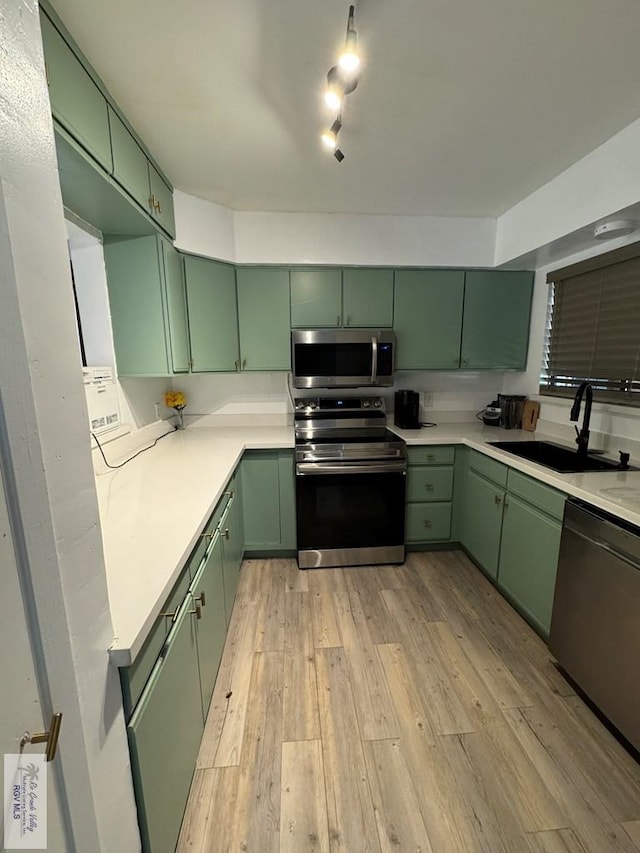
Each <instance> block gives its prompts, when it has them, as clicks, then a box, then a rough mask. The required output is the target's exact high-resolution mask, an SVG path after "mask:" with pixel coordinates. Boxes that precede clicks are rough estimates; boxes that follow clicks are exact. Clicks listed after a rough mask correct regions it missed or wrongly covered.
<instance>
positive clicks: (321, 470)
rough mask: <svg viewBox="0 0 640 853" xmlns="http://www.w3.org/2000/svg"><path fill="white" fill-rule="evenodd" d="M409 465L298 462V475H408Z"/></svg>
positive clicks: (403, 463)
mask: <svg viewBox="0 0 640 853" xmlns="http://www.w3.org/2000/svg"><path fill="white" fill-rule="evenodd" d="M406 473H407V465H406V462H404V461H399V462H298V464H297V465H296V474H297V475H298V476H299V477H304V476H306V475H308V474H313V475H316V474H406Z"/></svg>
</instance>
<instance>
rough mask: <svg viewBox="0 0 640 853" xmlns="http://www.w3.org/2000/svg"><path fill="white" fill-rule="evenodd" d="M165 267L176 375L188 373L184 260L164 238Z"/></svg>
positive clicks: (172, 355)
mask: <svg viewBox="0 0 640 853" xmlns="http://www.w3.org/2000/svg"><path fill="white" fill-rule="evenodd" d="M159 241H160V246H161V249H162V261H163V265H164V279H165V285H166V294H167V313H168V319H169V340H170V343H171V366H172V369H173V372H174V373H188V372H189V364H190V356H189V327H188V324H187V298H186V293H185V284H184V270H183V267H182V258H181V257H180V255H179V254H178V252H177V251H176V249H174V248H173V246H172V245H171V243H169V241H168V240H165V239H164V237H161V238H159Z"/></svg>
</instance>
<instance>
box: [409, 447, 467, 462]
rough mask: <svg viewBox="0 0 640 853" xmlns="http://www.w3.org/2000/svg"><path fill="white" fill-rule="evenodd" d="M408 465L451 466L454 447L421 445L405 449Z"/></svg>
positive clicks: (453, 457) (454, 451)
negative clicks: (407, 455)
mask: <svg viewBox="0 0 640 853" xmlns="http://www.w3.org/2000/svg"><path fill="white" fill-rule="evenodd" d="M407 453H408V454H409V465H453V461H454V459H455V453H456V450H455V447H447V446H445V445H435V446H432V445H423V446H421V447H407Z"/></svg>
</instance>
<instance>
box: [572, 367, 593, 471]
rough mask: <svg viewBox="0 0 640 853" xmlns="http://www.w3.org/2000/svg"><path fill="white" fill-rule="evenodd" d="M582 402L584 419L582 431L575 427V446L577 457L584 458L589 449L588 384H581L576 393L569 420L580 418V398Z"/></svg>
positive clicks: (590, 389) (589, 402)
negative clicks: (583, 399)
mask: <svg viewBox="0 0 640 853" xmlns="http://www.w3.org/2000/svg"><path fill="white" fill-rule="evenodd" d="M583 396H584V397H585V401H584V417H583V419H582V429H580V430H578V427H576V444H577V445H578V451H577V452H578V456H586V455H587V452H588V449H589V421H590V420H591V406H592V404H593V388H592V387H591V384H590V383H589V382H582V383H581V384H580V386H579V387H578V390H577V391H576V396H575V399H574V401H573V406H571V414H570V415H569V420H571V421H577V420H578V418H579V417H580V404H581V403H582V397H583Z"/></svg>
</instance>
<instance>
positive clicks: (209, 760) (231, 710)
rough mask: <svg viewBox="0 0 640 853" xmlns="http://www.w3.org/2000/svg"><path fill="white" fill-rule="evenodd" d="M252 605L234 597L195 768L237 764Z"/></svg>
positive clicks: (252, 629)
mask: <svg viewBox="0 0 640 853" xmlns="http://www.w3.org/2000/svg"><path fill="white" fill-rule="evenodd" d="M252 612H253V602H252V601H251V599H249V598H246V597H243V598H238V597H237V598H236V602H235V604H234V607H233V613H232V616H231V622H230V623H229V630H228V633H227V640H226V642H225V646H224V651H223V653H222V660H221V662H220V668H219V670H218V676H217V678H216V683H215V686H214V689H213V696H212V698H211V704H210V706H209V713H208V715H207V720H206V724H205V730H204V735H203V737H202V742H201V744H200V752H199V754H198V759H197V762H196V767H198V768H205V767H214V766H216V767H229V766H234V765H238V764H239V762H240V752H241V749H242V739H243V736H244V721H245V715H246V711H247V704H248V701H249V679H250V676H251V667H252V663H253V654H254V652H253V647H254V637H255V620H254V619H253V618H252Z"/></svg>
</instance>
